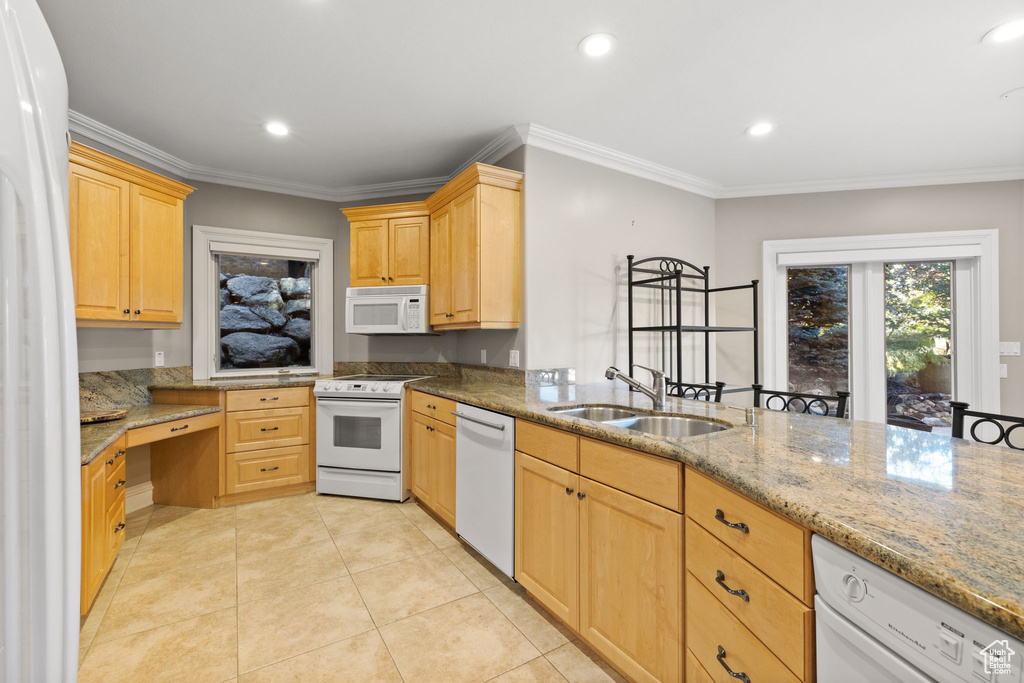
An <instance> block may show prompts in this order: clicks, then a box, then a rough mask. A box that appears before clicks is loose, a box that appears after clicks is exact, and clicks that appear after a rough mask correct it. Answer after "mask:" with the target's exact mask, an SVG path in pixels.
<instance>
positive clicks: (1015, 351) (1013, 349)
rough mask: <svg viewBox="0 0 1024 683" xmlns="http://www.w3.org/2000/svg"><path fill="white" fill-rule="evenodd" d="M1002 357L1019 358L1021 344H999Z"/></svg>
mask: <svg viewBox="0 0 1024 683" xmlns="http://www.w3.org/2000/svg"><path fill="white" fill-rule="evenodd" d="M999 355H1000V356H1019V355H1020V342H999Z"/></svg>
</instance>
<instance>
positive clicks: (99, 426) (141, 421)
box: [82, 403, 220, 465]
mask: <svg viewBox="0 0 1024 683" xmlns="http://www.w3.org/2000/svg"><path fill="white" fill-rule="evenodd" d="M127 410H128V416H127V417H125V418H122V419H120V420H114V421H112V422H94V423H92V424H84V425H82V464H83V465H88V464H89V463H91V462H92V461H93V460H94V459H95V458H96V456H97V455H99V454H100V453H101V452H102V451H103V449H104V448H106V447H107V446H109V445H110V444H112V443H114V442H115V441H116V440H117V439H118V437H120V436H121V435H122V434H124V433H125V432H126V431H128V430H129V429H136V428H137V427H148V426H150V425H155V424H160V423H161V422H173V421H174V420H181V419H184V418H186V417H196V416H198V415H206V414H208V413H219V412H220V406H203V405H191V404H181V405H179V404H174V403H147V404H144V405H140V406H130V407H128V409H127Z"/></svg>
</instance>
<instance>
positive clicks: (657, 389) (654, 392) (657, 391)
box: [604, 363, 665, 410]
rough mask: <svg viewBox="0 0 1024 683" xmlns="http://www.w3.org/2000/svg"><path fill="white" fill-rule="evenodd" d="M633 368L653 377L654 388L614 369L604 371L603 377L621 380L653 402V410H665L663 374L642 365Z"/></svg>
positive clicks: (635, 365) (634, 365)
mask: <svg viewBox="0 0 1024 683" xmlns="http://www.w3.org/2000/svg"><path fill="white" fill-rule="evenodd" d="M632 367H634V368H640V369H641V370H646V371H647V372H649V373H651V374H652V375H653V376H654V386H650V387H649V386H647V385H645V384H643V383H641V382H639V381H637V380H635V379H633V378H632V377H630V376H629V375H624V374H622V372H620V371H619V369H618V368H616V367H610V368H608V369H607V370H605V371H604V376H605V377H607V378H608V379H621V380H622V381H623V382H625V383H626V384H628V385H629V386H631V387H632V388H634V389H636V390H637V391H639V392H640V393H642V394H644V395H645V396H649V397H650V398H651V400H652V401H654V409H655V410H664V409H665V373H664V372H662V371H661V370H655V369H654V368H648V367H644V366H643V365H637V364H636V363H634V364H633V366H632Z"/></svg>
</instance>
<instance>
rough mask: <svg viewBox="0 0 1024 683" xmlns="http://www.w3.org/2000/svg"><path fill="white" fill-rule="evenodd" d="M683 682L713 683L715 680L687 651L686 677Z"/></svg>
mask: <svg viewBox="0 0 1024 683" xmlns="http://www.w3.org/2000/svg"><path fill="white" fill-rule="evenodd" d="M683 680H685V681H686V683H715V679H713V678H712V677H711V674H709V673H708V672H707V669H705V668H704V667H703V666H701V663H700V662H698V661H697V658H696V657H694V656H693V653H692V652H690V651H689V650H687V651H686V677H685V678H684V679H683Z"/></svg>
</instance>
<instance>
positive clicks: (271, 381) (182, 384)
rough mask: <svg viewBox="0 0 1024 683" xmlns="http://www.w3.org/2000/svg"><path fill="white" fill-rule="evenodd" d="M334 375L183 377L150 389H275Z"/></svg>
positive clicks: (151, 385)
mask: <svg viewBox="0 0 1024 683" xmlns="http://www.w3.org/2000/svg"><path fill="white" fill-rule="evenodd" d="M334 376H335V375H307V376H303V377H241V378H238V379H183V380H181V381H178V382H156V383H153V384H150V385H149V386H148V388H149V390H150V391H157V390H160V389H170V390H187V391H195V390H199V391H238V390H243V389H277V388H279V387H311V386H313V384H314V383H315V382H316V381H317V380H318V379H331V378H333V377H334Z"/></svg>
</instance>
